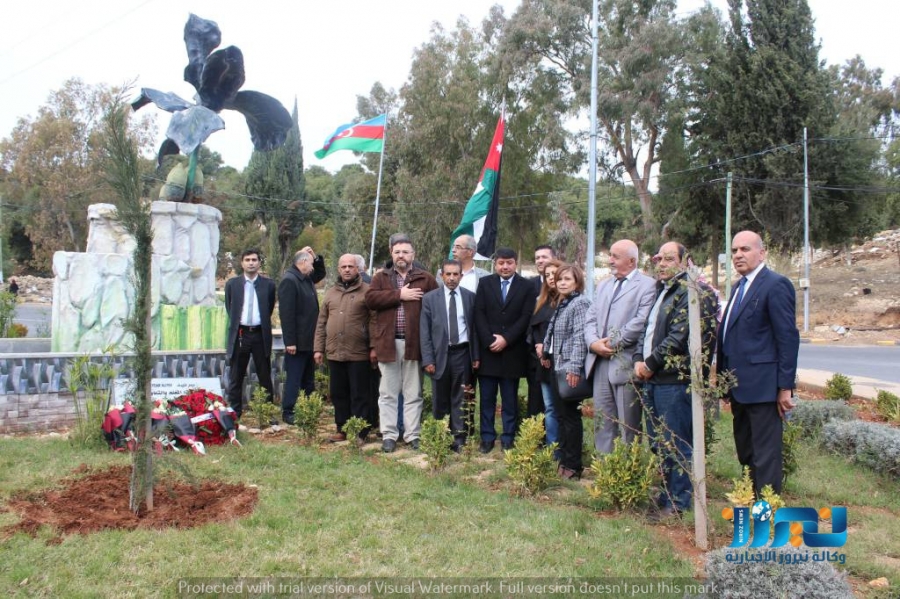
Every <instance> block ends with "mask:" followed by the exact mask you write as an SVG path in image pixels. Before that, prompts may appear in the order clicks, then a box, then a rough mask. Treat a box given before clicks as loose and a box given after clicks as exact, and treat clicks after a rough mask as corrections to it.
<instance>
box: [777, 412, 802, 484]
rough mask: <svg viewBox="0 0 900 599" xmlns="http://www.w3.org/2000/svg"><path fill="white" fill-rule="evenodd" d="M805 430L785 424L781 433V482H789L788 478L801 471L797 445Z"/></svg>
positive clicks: (788, 423)
mask: <svg viewBox="0 0 900 599" xmlns="http://www.w3.org/2000/svg"><path fill="white" fill-rule="evenodd" d="M802 435H803V429H801V428H800V427H799V426H797V425H796V424H793V423H792V422H790V421H788V422H785V423H784V429H783V430H782V432H781V440H782V443H781V481H782V483H785V482H787V479H788V477H790V476H791V475H792V474H794V473H795V472H797V470H799V469H800V460H798V459H797V445H798V444H799V442H800V437H801V436H802Z"/></svg>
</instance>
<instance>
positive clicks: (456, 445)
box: [450, 439, 466, 453]
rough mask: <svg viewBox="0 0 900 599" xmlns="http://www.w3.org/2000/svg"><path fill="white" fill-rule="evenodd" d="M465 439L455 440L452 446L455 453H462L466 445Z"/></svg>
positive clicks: (451, 448) (451, 449)
mask: <svg viewBox="0 0 900 599" xmlns="http://www.w3.org/2000/svg"><path fill="white" fill-rule="evenodd" d="M465 444H466V442H465V441H460V440H458V439H457V440H456V441H454V442H453V445H451V446H450V451H452V452H453V453H462V448H463V445H465Z"/></svg>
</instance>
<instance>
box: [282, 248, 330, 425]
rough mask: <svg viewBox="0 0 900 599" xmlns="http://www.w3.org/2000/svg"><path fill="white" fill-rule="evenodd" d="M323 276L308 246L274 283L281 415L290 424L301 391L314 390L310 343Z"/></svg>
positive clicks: (320, 261) (322, 266)
mask: <svg viewBox="0 0 900 599" xmlns="http://www.w3.org/2000/svg"><path fill="white" fill-rule="evenodd" d="M324 278H325V260H324V259H323V258H322V256H316V253H315V252H314V251H313V249H312V248H311V247H309V246H306V247H305V248H303V249H302V250H300V251H299V252H297V253H296V254H294V263H293V264H292V265H291V266H290V268H288V269H287V270H286V271H284V275H282V277H281V282H280V283H278V315H279V316H280V317H281V335H282V338H283V339H284V371H285V373H286V374H287V379H286V380H285V381H284V397H282V398H281V418H282V420H284V423H285V424H294V407H295V406H296V405H297V397H298V396H299V394H300V391H301V390H302V391H303V392H304V393H306V395H307V396H308V395H311V394H312V392H313V391H315V373H314V372H313V368H314V365H313V344H314V339H315V335H316V322H317V321H318V319H319V296H318V294H317V293H316V283H318V282H319V281H321V280H322V279H324Z"/></svg>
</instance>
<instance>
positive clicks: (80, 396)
mask: <svg viewBox="0 0 900 599" xmlns="http://www.w3.org/2000/svg"><path fill="white" fill-rule="evenodd" d="M112 355H113V354H112V352H111V351H109V352H108V353H107V356H108V357H111V356H112ZM114 375H115V370H114V369H113V367H112V364H111V362H110V360H109V359H108V358H104V359H103V360H102V361H99V362H95V361H92V360H91V357H90V355H88V354H83V355H81V356H77V357H75V358H73V359H72V360H71V361H70V362H69V371H68V374H67V376H66V379H67V380H68V386H69V392H70V393H71V394H72V399H73V400H74V401H75V428H73V429H72V431H71V434H70V438H71V439H72V440H73V441H74V442H75V443H78V444H81V445H86V446H91V445H100V444H101V443H102V439H103V436H102V435H101V432H100V431H101V428H100V427H101V426H102V424H103V418H104V416H105V415H106V408H107V403H108V393H109V392H108V391H107V390H106V388H107V385H106V382H107V381H108V380H109V379H110V378H112V377H113V376H114Z"/></svg>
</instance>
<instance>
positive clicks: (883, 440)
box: [820, 420, 900, 477]
mask: <svg viewBox="0 0 900 599" xmlns="http://www.w3.org/2000/svg"><path fill="white" fill-rule="evenodd" d="M820 440H821V443H822V446H823V447H824V448H825V449H827V450H828V451H831V452H832V453H836V454H839V455H844V456H847V457H849V458H851V459H852V460H853V461H854V462H856V463H857V464H860V465H862V466H866V467H867V468H871V469H872V470H874V471H875V472H880V473H883V474H888V475H890V476H893V477H900V430H898V429H896V428H894V427H892V426H888V425H886V424H879V423H877V422H865V421H862V420H847V421H843V422H841V421H832V422H829V423H828V424H826V425H825V426H824V427H823V428H822V436H821V437H820Z"/></svg>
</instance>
